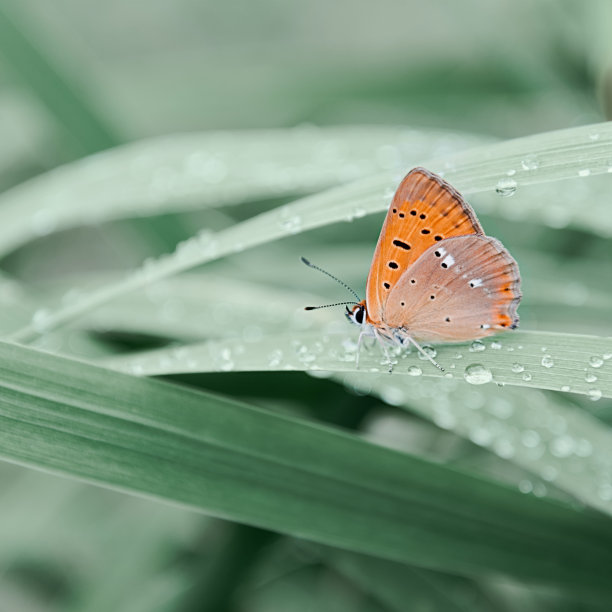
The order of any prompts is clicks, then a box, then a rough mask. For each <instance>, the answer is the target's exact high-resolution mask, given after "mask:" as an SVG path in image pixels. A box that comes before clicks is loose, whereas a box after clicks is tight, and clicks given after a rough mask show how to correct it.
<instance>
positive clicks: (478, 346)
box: [470, 340, 487, 353]
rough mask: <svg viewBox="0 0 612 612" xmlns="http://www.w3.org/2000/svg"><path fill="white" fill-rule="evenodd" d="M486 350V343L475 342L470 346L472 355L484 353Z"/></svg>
mask: <svg viewBox="0 0 612 612" xmlns="http://www.w3.org/2000/svg"><path fill="white" fill-rule="evenodd" d="M485 348H487V347H486V346H485V344H484V342H481V341H480V340H474V342H472V344H471V345H470V352H472V353H479V352H480V351H484V350H485Z"/></svg>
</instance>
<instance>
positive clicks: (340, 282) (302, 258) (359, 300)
mask: <svg viewBox="0 0 612 612" xmlns="http://www.w3.org/2000/svg"><path fill="white" fill-rule="evenodd" d="M300 259H301V260H302V263H305V264H306V265H307V266H308V267H309V268H312V269H313V270H318V271H319V272H321V273H323V274H325V275H327V276H329V278H333V279H334V280H335V281H336V282H337V283H338V284H340V285H342V286H343V287H344V288H345V289H348V290H349V291H350V292H351V293H352V294H353V295H354V296H355V297H356V298H357V303H359V302H361V298H360V297H359V296H358V295H357V292H355V291H354V290H353V289H351V288H350V287H349V286H348V285H347V284H346V283H344V282H342V281H341V280H340V279H339V278H336V277H335V276H334V275H333V274H330V273H329V272H328V271H327V270H323V268H319V266H315V265H314V264H313V263H310V262H309V261H308V260H307V259H306V258H305V257H300ZM354 303H355V302H343V303H341V304H330V306H341V305H342V304H354ZM317 308H327V306H323V307H321V306H317ZM312 309H313V307H308V308H306V310H312Z"/></svg>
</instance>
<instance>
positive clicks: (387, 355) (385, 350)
mask: <svg viewBox="0 0 612 612" xmlns="http://www.w3.org/2000/svg"><path fill="white" fill-rule="evenodd" d="M373 331H374V337H375V338H376V340H378V342H379V343H380V346H381V347H382V350H383V353H384V354H385V358H386V359H387V364H388V365H389V374H391V372H393V366H394V365H395V364H396V363H397V362H395V361H393V359H392V358H391V355H390V354H389V351H388V350H387V345H386V343H385V341H384V339H383V338H382V336H381V335H380V334H379V333H378V331H377V330H376V328H373Z"/></svg>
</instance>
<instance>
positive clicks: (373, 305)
mask: <svg viewBox="0 0 612 612" xmlns="http://www.w3.org/2000/svg"><path fill="white" fill-rule="evenodd" d="M470 234H479V235H484V232H483V230H482V227H481V226H480V223H479V222H478V219H477V218H476V215H475V213H474V211H473V210H472V208H471V206H470V205H469V204H468V203H467V202H466V201H465V200H464V199H463V198H462V197H461V195H460V194H459V193H458V192H457V191H456V190H455V189H454V188H453V187H451V186H450V185H449V184H448V183H447V182H445V181H444V180H442V179H441V178H440V177H438V176H436V175H435V174H432V173H431V172H429V171H428V170H425V169H424V168H414V169H413V170H411V171H410V172H409V173H408V174H407V175H406V177H405V178H404V180H403V181H402V183H401V185H400V186H399V188H398V190H397V192H396V193H395V196H394V197H393V201H392V202H391V206H390V207H389V211H388V213H387V217H386V219H385V222H384V224H383V227H382V230H381V232H380V237H379V238H378V244H377V245H376V250H375V251H374V258H373V260H372V265H371V267H370V274H369V275H368V282H367V288H366V303H367V312H368V317H369V319H370V320H371V321H373V322H375V323H378V322H380V321H381V320H382V313H383V310H384V306H385V302H386V301H387V299H388V297H389V295H390V293H391V291H392V290H393V288H394V286H395V285H396V283H397V282H398V281H399V279H400V278H401V276H402V275H403V274H404V273H405V271H406V270H407V269H408V267H409V266H411V265H413V264H414V263H415V262H416V261H417V259H418V258H419V257H420V256H421V255H422V254H423V253H424V252H425V251H426V250H427V249H429V248H430V247H431V246H433V245H435V244H438V243H440V242H441V241H443V240H445V239H448V238H451V237H454V236H466V235H470Z"/></svg>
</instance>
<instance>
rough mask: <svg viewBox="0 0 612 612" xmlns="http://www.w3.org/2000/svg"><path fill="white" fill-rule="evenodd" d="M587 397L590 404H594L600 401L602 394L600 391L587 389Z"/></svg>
mask: <svg viewBox="0 0 612 612" xmlns="http://www.w3.org/2000/svg"><path fill="white" fill-rule="evenodd" d="M588 395H589V399H590V400H591V401H592V402H596V401H597V400H600V399H601V396H602V395H603V393H602V392H601V389H589V391H588Z"/></svg>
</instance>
